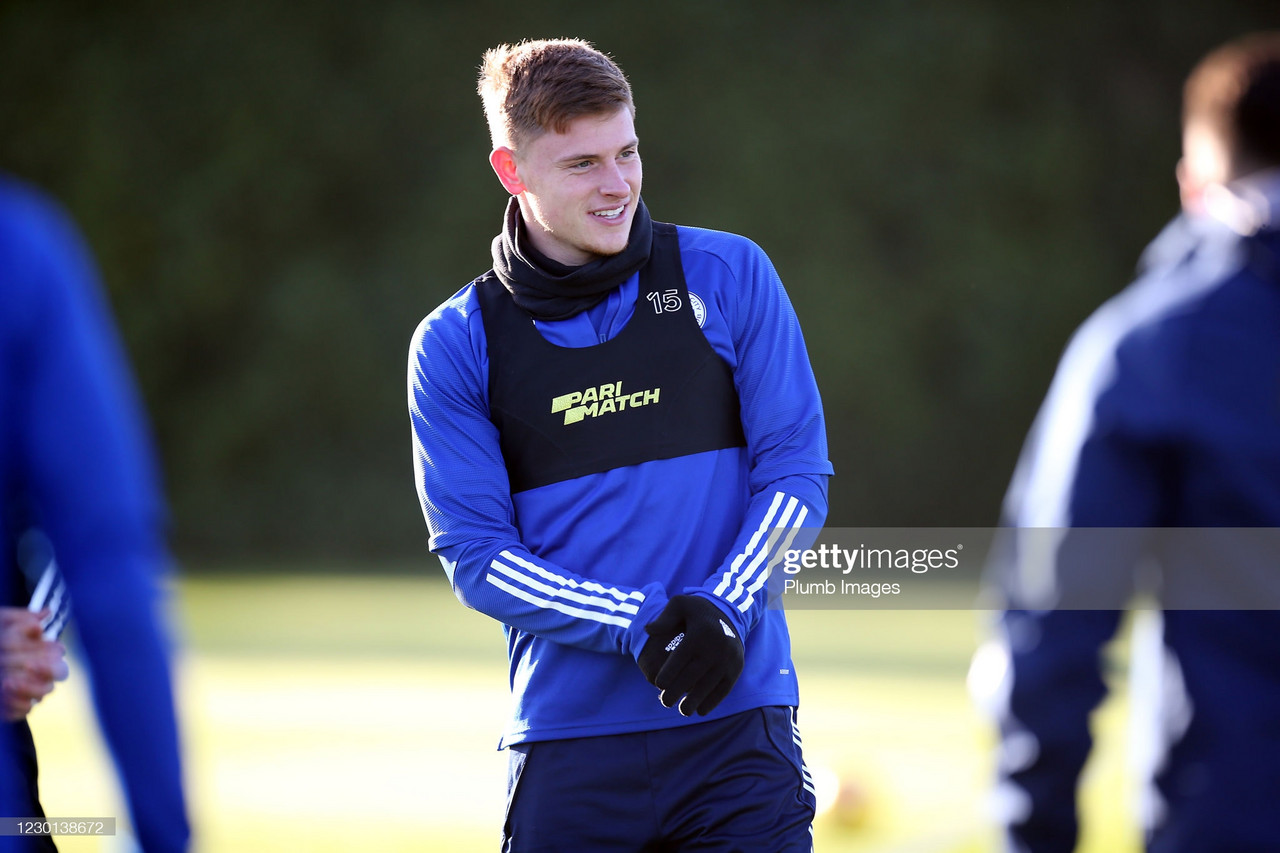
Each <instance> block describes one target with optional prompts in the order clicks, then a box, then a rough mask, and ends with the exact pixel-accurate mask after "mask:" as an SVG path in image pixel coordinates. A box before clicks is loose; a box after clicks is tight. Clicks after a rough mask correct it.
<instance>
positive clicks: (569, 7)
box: [0, 0, 1280, 565]
mask: <svg viewBox="0 0 1280 853" xmlns="http://www.w3.org/2000/svg"><path fill="white" fill-rule="evenodd" d="M1278 23H1280V13H1277V11H1276V7H1275V4H1274V3H1273V2H1265V3H1259V2H1241V0H1185V2H1177V0H1170V1H1169V2H1154V0H1144V2H1128V3H1111V2H1101V0H1099V2H1049V3H1025V2H1015V0H985V2H984V0H937V2H911V1H910V0H901V2H892V1H891V0H878V2H863V3H836V2H822V3H804V2H798V3H788V4H775V3H765V2H739V3H734V4H728V3H716V2H709V0H655V2H650V3H646V4H642V5H615V4H609V5H604V6H601V5H599V4H594V5H587V6H583V5H582V4H578V3H568V2H562V0H546V1H545V2H540V3H536V4H512V3H492V2H487V1H486V0H477V2H467V3H445V2H437V3H413V2H397V0H371V2H366V3H363V4H358V5H357V4H349V3H344V2H337V0H318V2H312V3H308V4H301V3H283V2H278V1H276V2H273V0H255V2H237V1H236V0H232V1H231V2H224V3H220V4H168V3H162V2H115V3H112V4H96V3H68V2H2V3H0V128H3V132H0V168H3V169H5V170H7V171H10V172H13V173H15V174H17V175H19V176H22V177H25V178H27V179H28V180H31V181H33V182H35V183H37V184H38V185H41V186H43V187H45V188H46V189H48V190H50V191H51V192H53V193H54V194H56V195H57V196H58V197H59V198H60V199H61V200H62V201H63V202H64V203H65V204H66V206H67V207H68V208H69V209H70V211H71V212H72V214H73V215H74V216H75V217H76V219H77V220H78V221H79V222H80V224H81V225H82V226H83V228H84V230H85V231H86V233H87V235H88V237H89V240H90V242H91V243H92V245H93V247H94V249H95V250H96V252H97V254H98V258H99V261H100V264H101V267H102V270H103V274H104V277H105V280H106V283H107V285H108V288H109V290H110V294H111V298H112V301H113V304H114V305H115V308H116V312H117V315H118V317H119V320H120V324H121V327H122V331H123V334H124V337H125V340H126V344H127V346H128V348H129V350H130V352H131V354H132V356H133V359H134V363H135V367H136V370H137V373H138V375H139V381H140V384H141V386H142V391H143V394H144V396H145V398H146V400H147V403H148V405H149V407H150V412H151V417H152V421H153V424H154V428H155V433H156V436H157V440H158V443H159V446H160V449H161V454H162V457H163V460H164V464H165V470H166V475H167V477H166V479H167V490H168V494H169V497H170V502H171V505H172V509H173V517H174V525H173V531H174V541H175V545H176V548H177V550H178V553H179V555H180V556H181V557H183V558H184V559H186V560H187V561H188V562H192V563H203V564H207V563H208V562H209V561H215V562H217V561H228V560H239V559H245V558H253V559H263V558H269V559H279V560H297V561H326V560H329V559H347V558H353V557H354V558H361V559H376V560H414V559H415V558H418V557H420V555H422V554H423V552H424V549H425V538H426V534H425V527H424V525H423V523H422V519H421V515H420V513H419V510H418V507H417V502H416V498H415V495H414V489H413V478H412V470H411V464H410V444H409V431H408V420H407V415H406V408H405V358H406V352H407V346H408V341H409V336H410V334H411V332H412V330H413V328H414V326H415V325H416V324H417V322H418V320H419V319H420V318H421V317H422V316H423V315H424V314H425V313H427V312H428V311H429V310H431V309H432V308H433V307H434V306H435V305H436V304H438V303H439V302H440V301H441V300H442V299H444V298H445V297H447V296H448V295H450V294H451V293H453V292H454V291H455V290H457V289H458V288H459V287H461V286H462V285H463V284H465V283H466V282H467V281H469V280H470V279H471V278H472V277H474V276H475V275H477V274H479V273H481V272H483V271H484V270H485V269H487V268H488V266H489V256H488V251H489V250H488V246H489V240H490V238H491V237H492V235H493V234H494V233H495V232H496V231H497V228H498V226H499V224H500V216H501V211H502V207H503V198H504V197H503V193H502V190H501V188H500V187H499V185H498V183H497V181H496V180H495V179H494V178H493V176H492V174H491V173H490V171H489V167H488V164H487V162H486V155H487V153H488V139H487V135H486V131H485V126H484V121H483V118H482V115H481V112H480V104H479V100H478V98H477V97H476V95H475V92H474V76H475V70H476V67H477V64H478V62H479V57H480V54H481V53H482V52H483V51H484V49H486V48H487V47H490V46H492V45H494V44H497V43H500V42H503V41H508V42H513V41H518V40H519V39H521V38H525V37H534V38H538V37H550V36H559V35H576V36H581V37H584V38H587V39H589V40H591V41H593V42H594V43H595V44H596V45H597V46H599V47H600V48H602V49H604V50H606V51H607V52H609V53H610V54H612V55H613V56H614V57H615V58H616V59H617V60H618V61H619V63H620V64H621V65H622V67H623V68H624V70H626V72H627V74H628V76H629V77H630V79H631V82H632V85H633V87H634V88H635V91H636V97H637V102H638V121H637V127H638V129H639V131H640V134H641V140H642V145H641V150H642V153H643V156H644V163H645V167H646V181H645V198H646V200H647V202H648V205H649V207H650V210H651V211H652V212H653V214H654V216H655V217H656V218H658V219H664V220H668V221H675V222H681V223H688V224H697V225H703V226H707V227H714V228H721V229H725V230H730V231H736V232H739V233H742V234H745V235H747V236H749V237H751V238H753V239H754V240H756V241H757V242H759V243H760V244H761V245H762V246H764V248H765V249H766V250H767V251H768V252H769V253H770V255H771V257H772V258H773V260H774V262H775V264H776V265H777V267H778V269H779V271H780V272H781V274H782V277H783V280H784V281H785V282H786V283H787V286H788V289H789V291H790V293H791V295H792V299H793V301H794V303H795V305H796V308H797V311H798V312H799V314H800V317H801V320H802V322H803V324H804V327H805V333H806V338H807V340H808V342H809V346H810V353H811V356H812V358H813V361H814V367H815V370H816V372H817V375H818V380H819V384H820V387H821V389H822V391H823V396H824V400H825V402H826V406H827V416H828V424H829V432H830V441H831V455H832V459H833V462H834V463H835V466H836V471H837V476H836V478H835V479H834V480H833V481H832V489H831V498H832V501H831V504H832V509H831V518H830V523H831V524H832V525H837V526H855V525H856V526H878V525H885V526H890V525H892V526H913V525H925V526H985V525H989V524H992V523H994V522H995V520H996V517H997V513H998V506H999V502H1000V498H1001V495H1002V492H1003V490H1004V487H1005V485H1006V483H1007V481H1008V477H1009V475H1010V473H1011V471H1012V466H1013V463H1014V460H1015V458H1016V455H1017V452H1018V448H1019V445H1020V443H1021V440H1022V437H1023V436H1024V434H1025V432H1026V430H1027V428H1028V426H1029V425H1030V421H1031V418H1032V416H1033V414H1034V411H1035V408H1036V407H1037V405H1038V404H1039V401H1040V398H1041V396H1042V394H1043V392H1044V390H1045V388H1046V385H1047V383H1048V380H1049V377H1050V375H1051V372H1052V368H1053V364H1054V362H1055V360H1056V358H1057V356H1058V354H1059V353H1060V351H1061V348H1062V346H1063V345H1064V343H1065V341H1066V338H1067V336H1068V334H1069V333H1070V331H1071V329H1072V328H1073V327H1074V326H1075V325H1076V324H1077V323H1078V322H1079V321H1080V320H1081V319H1082V318H1083V317H1084V316H1085V314H1086V313H1087V312H1088V311H1089V310H1090V309H1091V308H1092V307H1093V306H1095V305H1096V304H1097V303H1099V302H1100V301H1101V300H1102V299H1104V298H1106V297H1107V296H1109V295H1110V294H1112V293H1114V292H1115V291H1116V290H1118V289H1119V288H1120V287H1121V286H1123V285H1124V284H1125V283H1126V281H1127V280H1128V279H1129V277H1130V275H1131V272H1132V269H1133V264H1134V262H1135V260H1136V258H1137V255H1138V253H1139V251H1140V250H1141V248H1142V246H1143V245H1144V244H1145V243H1146V241H1147V240H1149V239H1150V238H1151V237H1152V236H1153V235H1154V233H1155V231H1156V230H1157V229H1158V228H1159V227H1160V226H1161V225H1162V224H1163V222H1164V221H1165V220H1167V219H1168V218H1169V217H1171V216H1172V215H1173V214H1174V213H1175V211H1176V205H1177V196H1176V188H1175V185H1174V181H1173V167H1174V163H1175V161H1176V159H1177V156H1178V143H1179V140H1178V112H1179V98H1180V88H1181V83H1182V80H1183V78H1184V77H1185V75H1186V73H1187V72H1188V71H1189V70H1190V68H1191V66H1192V65H1193V64H1194V62H1195V61H1196V60H1197V59H1198V58H1199V57H1200V56H1202V55H1203V54H1204V53H1205V52H1206V51H1207V50H1209V49H1210V48H1212V47H1213V46H1215V45H1217V44H1218V43H1220V42H1222V41H1224V40H1226V39H1228V38H1232V37H1234V36H1236V35H1238V34H1240V33H1243V32H1245V31H1248V30H1253V29H1261V28H1268V27H1274V26H1276V25H1277V24H1278ZM0 274H2V272H0ZM0 310H3V307H2V306H0ZM418 564H419V565H421V563H418Z"/></svg>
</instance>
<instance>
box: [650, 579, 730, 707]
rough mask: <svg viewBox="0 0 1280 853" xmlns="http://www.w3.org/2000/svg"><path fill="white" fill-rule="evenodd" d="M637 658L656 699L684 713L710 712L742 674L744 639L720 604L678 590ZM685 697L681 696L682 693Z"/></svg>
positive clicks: (653, 626) (655, 623) (653, 623)
mask: <svg viewBox="0 0 1280 853" xmlns="http://www.w3.org/2000/svg"><path fill="white" fill-rule="evenodd" d="M644 629H645V631H647V632H648V634H649V639H648V640H647V641H646V642H645V644H644V648H643V649H641V650H640V657H639V658H637V662H638V663H639V664H640V671H641V672H643V673H644V677H645V678H647V679H649V683H650V684H652V685H654V686H655V687H657V688H658V689H659V690H660V691H661V693H659V694H658V701H660V702H662V704H663V705H664V706H665V707H667V708H670V707H672V706H673V705H675V704H676V703H677V702H679V705H680V713H681V714H684V715H685V716H686V717H690V716H692V715H693V714H694V712H695V711H696V712H697V713H698V714H700V715H702V716H704V717H705V716H706V715H707V714H709V713H711V711H712V710H713V709H714V708H715V707H716V706H717V705H719V704H720V702H721V701H723V700H724V697H726V696H728V695H729V691H730V690H731V689H733V685H734V682H736V681H737V680H738V676H739V675H741V674H742V665H743V649H742V640H740V639H739V638H738V633H737V631H735V630H734V628H733V626H732V625H730V624H729V620H728V619H726V618H725V615H724V613H723V612H721V610H720V608H718V607H716V606H715V605H714V604H712V603H711V602H710V601H708V600H707V599H705V598H702V597H701V596H697V595H677V596H674V597H673V598H672V599H671V600H670V601H668V602H667V606H666V607H664V608H663V610H662V612H661V613H659V614H658V618H657V619H655V620H653V621H652V622H650V623H649V624H648V625H645V626H644ZM682 697H683V698H682Z"/></svg>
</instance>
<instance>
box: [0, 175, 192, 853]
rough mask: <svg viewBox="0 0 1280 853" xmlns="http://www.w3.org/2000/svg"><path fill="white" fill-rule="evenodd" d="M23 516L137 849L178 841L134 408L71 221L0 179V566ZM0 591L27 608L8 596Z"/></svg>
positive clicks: (182, 844)
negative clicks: (64, 613) (65, 621)
mask: <svg viewBox="0 0 1280 853" xmlns="http://www.w3.org/2000/svg"><path fill="white" fill-rule="evenodd" d="M19 518H21V520H22V523H35V524H37V525H38V526H39V527H40V528H41V529H42V530H43V531H44V532H45V533H46V534H47V536H48V538H49V540H50V541H51V543H52V545H53V548H54V550H55V552H56V555H57V562H58V565H59V566H60V568H61V571H62V573H63V576H64V578H65V583H66V586H67V589H68V590H69V592H70V596H71V600H72V609H73V619H74V622H75V625H76V629H77V633H78V637H79V640H80V644H81V646H82V648H83V653H84V658H85V660H86V662H87V664H88V670H89V674H90V675H91V676H92V693H93V701H94V705H95V708H96V711H97V715H98V720H99V722H100V724H101V727H102V732H103V735H104V736H105V739H106V742H107V745H108V747H109V749H110V751H111V754H112V756H113V758H114V760H115V763H116V767H117V769H118V772H119V776H120V779H121V782H122V784H123V788H124V792H125V794H126V797H127V799H128V803H129V808H130V811H131V814H132V818H133V824H134V829H135V832H136V834H137V837H138V840H139V842H140V843H141V845H142V847H143V849H144V850H146V851H148V853H150V852H151V851H177V850H185V849H186V847H187V843H188V837H189V834H190V831H189V827H188V823H187V814H186V806H185V800H184V796H183V786H182V778H181V762H180V758H179V742H178V727H177V720H176V715H175V710H174V703H173V697H172V688H171V680H170V672H169V661H168V652H167V648H166V638H165V637H164V636H163V633H162V628H161V624H160V622H159V617H158V613H157V607H156V605H157V601H156V599H157V581H158V579H159V575H160V573H161V572H162V571H163V570H164V569H165V568H166V566H167V560H168V557H167V550H166V547H165V543H164V539H163V523H164V508H163V504H162V498H161V494H160V490H159V484H158V473H157V469H156V465H155V462H154V459H153V455H152V450H151V448H150V446H149V438H148V435H147V431H146V428H145V425H144V422H143V416H142V409H141V406H140V404H139V400H138V399H137V395H136V392H135V389H134V387H133V385H132V380H131V377H130V374H129V370H128V367H127V363H126V359H125V355H124V352H123V349H122V347H121V346H120V342H119V340H118V339H117V336H116V333H115V331H114V327H113V324H112V322H111V318H110V314H109V310H108V307H107V304H106V302H105V299H104V295H103V294H102V292H101V289H100V285H99V283H98V280H97V274H96V272H95V269H94V265H93V262H92V259H91V257H90V255H89V252H88V251H87V249H86V247H85V246H84V244H83V243H82V241H81V239H80V237H79V234H78V232H77V231H76V229H75V228H74V226H73V225H72V224H71V223H70V221H69V220H68V219H67V217H66V216H65V215H64V214H63V213H62V212H61V210H60V209H59V208H58V207H57V206H56V205H54V204H53V203H51V202H50V201H49V200H47V199H46V198H45V197H43V196H42V195H41V194H40V193H39V192H38V191H36V190H34V189H32V188H30V187H27V186H25V185H23V184H21V183H19V182H17V181H15V180H13V179H8V178H3V177H0V555H3V558H2V559H0V570H3V571H8V572H14V571H16V563H15V560H14V559H13V554H14V549H15V547H16V543H15V537H16V536H17V535H18V533H19V532H20V531H19V530H18V529H17V527H18V525H19ZM16 586H17V585H16V584H15V583H14V582H13V578H8V579H6V582H5V584H4V588H5V589H6V590H12V589H15V588H16ZM3 603H4V604H5V605H7V606H19V607H20V606H25V605H26V604H27V602H26V601H25V600H21V599H15V596H14V595H13V594H12V593H11V592H7V600H5V601H4V602H3ZM73 672H74V669H73ZM73 677H74V675H73ZM5 748H10V747H9V746H8V745H5ZM12 781H13V780H9V782H12ZM8 784H9V783H5V787H3V788H0V797H2V796H3V795H4V793H5V790H6V788H7V787H8ZM9 790H12V789H9ZM0 806H3V804H2V803H0ZM0 811H2V813H4V814H9V813H10V812H9V811H7V810H3V809H2V808H0Z"/></svg>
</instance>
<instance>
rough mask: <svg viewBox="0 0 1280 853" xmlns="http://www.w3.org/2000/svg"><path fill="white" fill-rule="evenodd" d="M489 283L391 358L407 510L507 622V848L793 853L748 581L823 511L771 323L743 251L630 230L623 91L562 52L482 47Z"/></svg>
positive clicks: (790, 784) (768, 625)
mask: <svg viewBox="0 0 1280 853" xmlns="http://www.w3.org/2000/svg"><path fill="white" fill-rule="evenodd" d="M480 94H481V96H482V98H483V100H484V105H485V113H486V116H487V118H488V121H489V128H490V133H491V135H492V140H493V150H492V152H491V153H490V155H489V162H490V164H491V165H492V166H493V170H494V172H495V173H496V174H497V177H498V180H499V182H500V183H501V184H502V187H503V188H504V189H505V190H506V191H507V193H509V194H510V196H511V199H510V201H509V202H508V205H507V210H506V218H505V221H504V224H503V229H502V233H501V234H499V235H498V236H497V237H496V238H495V239H494V241H493V246H492V256H493V269H491V270H490V271H488V272H486V273H485V274H484V275H482V276H480V277H479V278H477V279H476V280H474V281H472V282H471V283H470V284H468V285H467V286H466V287H464V288H463V289H462V290H460V291H458V293H457V294H455V295H454V296H453V297H452V298H450V299H449V300H448V301H446V302H445V303H444V304H443V305H441V306H440V307H439V308H437V309H436V310H435V311H433V312H432V313H431V314H430V315H428V316H427V318H426V319H425V320H424V321H423V322H422V324H421V325H420V326H419V327H418V330H417V332H416V333H415V335H414V339H413V344H412V348H411V351H410V355H409V376H408V379H409V388H408V392H409V410H410V419H411V422H412V426H413V438H414V461H415V465H416V472H417V484H418V493H419V497H420V500H421V503H422V509H423V514H424V516H425V517H426V522H427V527H428V529H429V530H430V534H431V538H430V547H431V550H432V551H433V552H434V553H435V554H437V555H438V556H439V558H440V560H441V561H442V563H443V564H444V568H445V571H446V573H447V574H448V576H449V580H450V582H451V583H452V585H453V589H454V591H455V593H456V594H457V596H458V598H459V599H460V600H461V601H462V602H463V603H464V604H466V605H467V606H469V607H472V608H474V609H476V610H479V611H481V612H483V613H486V614H489V615H490V616H493V617H494V618H496V619H497V620H499V621H500V622H502V623H503V625H504V626H505V631H506V637H507V649H508V653H509V656H510V664H511V669H510V681H511V689H512V694H513V699H514V702H513V712H512V716H511V720H510V723H509V724H508V726H507V729H506V732H505V733H504V734H503V737H502V745H503V746H505V747H507V748H509V749H510V779H509V792H508V793H509V796H508V810H507V817H506V823H505V827H504V846H503V849H504V850H507V851H553V850H563V851H585V850H590V851H608V850H618V851H632V853H634V851H638V850H649V851H660V850H681V849H693V848H696V849H698V850H704V851H729V850H737V851H769V853H780V852H781V851H808V850H810V849H811V846H812V838H811V823H812V819H813V808H814V799H813V786H812V782H811V780H810V778H809V775H808V771H807V770H806V769H805V767H804V763H803V760H802V758H801V754H800V738H799V733H798V729H797V728H796V712H795V709H796V705H797V702H798V691H797V684H796V676H795V670H794V667H793V665H792V663H791V652H790V640H789V636H788V632H787V625H786V619H785V616H784V614H783V612H782V611H781V610H780V609H777V608H771V607H767V606H766V603H767V599H768V587H767V586H766V582H767V579H768V576H769V573H770V572H771V571H772V569H773V567H774V566H775V564H776V563H777V562H779V561H780V560H781V559H782V556H783V554H784V553H785V552H786V551H787V550H788V549H789V548H793V547H795V542H796V536H797V534H798V533H799V532H800V531H801V530H802V529H804V528H815V527H819V526H821V524H822V521H823V520H824V518H825V516H826V505H827V502H826V488H827V478H828V476H829V475H830V474H831V473H832V470H831V465H830V463H829V462H828V461H827V448H826V433H825V426H824V422H823V415H822V406H821V402H820V400H819V398H818V392H817V388H816V386H815V383H814V379H813V372H812V370H811V368H810V366H809V360H808V356H807V354H806V352H805V347H804V341H803V339H802V338H801V334H800V328H799V325H798V323H797V321H796V316H795V312H794V311H793V310H792V307H791V304H790V302H789V301H788V299H787V295H786V292H785V291H784V290H783V287H782V283H781V282H780V281H779V279H778V275H777V273H776V272H775V271H774V269H773V266H772V265H771V264H770V262H769V259H768V258H767V257H766V256H765V254H764V253H763V252H762V251H761V250H760V248H759V247H758V246H756V245H755V244H753V243H751V242H750V241H749V240H746V239H744V238H741V237H737V236H734V235H731V234H725V233H721V232H715V231H707V230H703V229H696V228H688V227H684V226H674V225H668V224H664V223H660V222H654V221H652V220H651V219H650V218H649V213H648V211H647V210H646V209H645V205H644V202H643V201H642V200H641V197H640V189H641V181H642V175H643V172H642V168H641V164H640V154H639V142H638V139H637V136H636V130H635V123H634V119H635V107H634V104H633V101H632V97H631V89H630V86H629V85H628V83H627V80H626V78H625V77H624V76H623V74H622V72H621V70H619V68H618V67H617V65H615V64H614V63H613V61H612V60H610V59H609V58H608V57H606V56H604V55H603V54H601V53H600V52H599V51H597V50H595V49H594V48H592V47H591V46H590V45H588V44H586V43H585V42H581V41H577V40H557V41H537V42H525V43H522V44H520V45H517V46H514V47H512V46H506V45H504V46H502V47H499V48H495V49H494V50H491V51H489V52H488V53H487V54H486V56H485V60H484V65H483V68H482V71H481V75H480Z"/></svg>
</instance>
